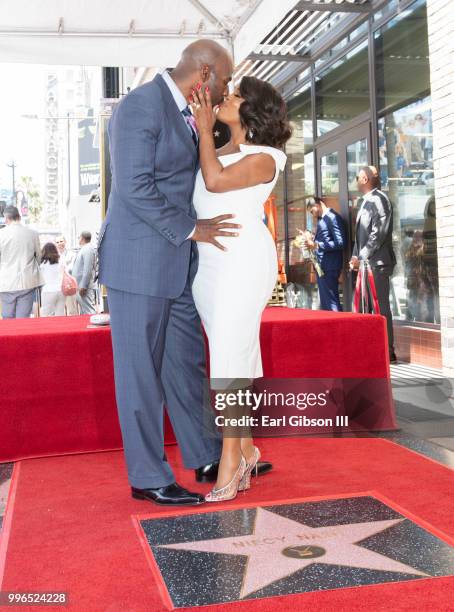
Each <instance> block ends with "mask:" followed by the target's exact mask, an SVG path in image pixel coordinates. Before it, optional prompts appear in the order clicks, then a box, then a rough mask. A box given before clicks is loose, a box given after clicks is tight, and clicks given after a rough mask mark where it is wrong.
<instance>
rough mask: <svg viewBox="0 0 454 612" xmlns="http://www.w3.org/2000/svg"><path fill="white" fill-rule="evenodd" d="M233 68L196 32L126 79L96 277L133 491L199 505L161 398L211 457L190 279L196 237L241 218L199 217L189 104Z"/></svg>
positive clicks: (188, 458) (208, 237) (184, 445)
mask: <svg viewBox="0 0 454 612" xmlns="http://www.w3.org/2000/svg"><path fill="white" fill-rule="evenodd" d="M232 70H233V65H232V60H231V58H230V56H229V54H228V53H227V52H226V51H225V49H223V48H222V47H221V46H220V45H218V44H217V43H215V42H214V41H209V40H204V41H198V42H196V43H193V44H191V45H190V46H189V47H187V48H186V50H185V51H184V52H183V55H182V58H181V60H180V62H179V63H178V65H177V66H176V68H175V69H174V70H173V71H172V76H170V74H169V73H168V72H164V74H163V75H157V76H156V77H155V78H154V79H153V80H152V81H151V82H149V83H146V84H145V85H142V86H140V87H138V88H137V89H134V90H133V91H131V92H130V93H129V94H128V95H127V96H126V97H124V98H123V99H122V101H121V102H120V103H119V105H118V107H117V108H116V109H115V111H114V113H113V116H112V118H111V120H110V123H109V141H110V155H111V164H112V188H111V193H110V197H109V205H108V210H107V215H106V219H105V220H104V222H103V225H102V227H101V230H100V234H99V243H98V244H99V246H98V256H99V280H100V282H101V283H102V284H104V285H106V287H107V292H108V304H109V311H110V316H111V327H112V343H113V353H114V365H115V387H116V396H117V405H118V412H119V419H120V425H121V430H122V436H123V444H124V449H125V457H126V463H127V468H128V477H129V481H130V484H131V485H132V495H133V497H135V498H137V499H147V500H150V501H154V502H156V503H159V504H165V505H195V504H199V503H201V502H202V501H204V498H203V496H202V495H199V494H198V493H191V492H189V491H187V490H186V489H183V488H182V487H180V486H179V485H178V484H177V483H176V482H175V477H174V475H173V472H172V469H171V467H170V465H169V463H168V462H167V459H166V456H165V453H164V445H163V409H164V404H165V405H166V406H167V411H168V414H169V417H170V419H171V422H172V426H173V429H174V432H175V435H176V437H177V439H178V443H179V446H180V449H181V453H182V456H183V461H184V464H185V466H186V467H187V468H193V469H196V470H197V468H201V466H206V465H212V464H216V462H217V461H218V459H219V455H220V446H221V443H220V439H219V437H218V436H214V437H213V436H211V437H210V436H207V435H204V433H203V430H204V418H205V417H204V416H203V378H204V376H206V374H205V350H204V342H203V337H202V333H201V325H200V319H199V317H198V314H197V311H196V309H195V306H194V301H193V298H192V293H191V283H192V280H193V278H194V274H195V272H196V269H197V249H196V241H202V242H210V243H212V244H214V245H217V244H218V243H217V241H216V237H217V236H221V235H226V234H228V232H226V231H225V230H228V229H236V228H238V226H237V225H235V224H233V223H226V222H225V221H226V219H229V218H231V217H232V215H221V216H219V217H217V218H214V219H205V220H198V221H197V220H196V213H195V210H194V207H193V205H192V193H193V189H194V180H195V176H196V172H197V170H198V135H197V132H196V129H195V128H194V125H193V122H192V117H191V116H190V111H189V107H188V100H189V97H190V95H191V91H192V90H193V89H195V88H196V87H197V85H199V86H200V85H203V87H206V86H209V88H210V90H211V94H212V99H213V104H217V103H218V102H220V101H221V99H222V97H223V96H224V95H225V94H226V93H227V86H228V83H229V81H230V79H231V73H232Z"/></svg>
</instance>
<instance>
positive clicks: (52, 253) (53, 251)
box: [41, 242, 60, 264]
mask: <svg viewBox="0 0 454 612" xmlns="http://www.w3.org/2000/svg"><path fill="white" fill-rule="evenodd" d="M59 260H60V254H59V252H58V249H57V247H56V246H55V244H54V243H53V242H46V244H45V245H44V246H43V250H42V253H41V261H42V263H46V262H47V261H48V262H49V263H50V264H56V263H58V262H59Z"/></svg>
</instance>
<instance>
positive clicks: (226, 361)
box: [192, 145, 287, 388]
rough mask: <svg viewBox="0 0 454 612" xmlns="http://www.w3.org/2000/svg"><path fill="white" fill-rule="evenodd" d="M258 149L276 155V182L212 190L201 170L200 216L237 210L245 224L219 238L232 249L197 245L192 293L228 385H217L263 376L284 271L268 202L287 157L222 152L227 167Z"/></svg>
mask: <svg viewBox="0 0 454 612" xmlns="http://www.w3.org/2000/svg"><path fill="white" fill-rule="evenodd" d="M255 153H268V154H269V155H271V156H272V157H273V158H274V160H275V162H276V172H275V175H274V178H273V180H272V181H271V182H269V183H262V184H260V185H256V186H254V187H247V188H244V189H237V190H235V191H229V192H225V193H212V192H209V191H207V189H206V187H205V182H204V180H203V176H202V172H201V170H200V171H199V173H198V175H197V178H196V183H195V190H194V206H195V209H196V211H197V217H198V218H199V219H210V218H212V217H216V216H217V215H222V214H227V213H232V214H234V215H235V218H234V219H232V222H233V223H239V224H240V225H241V226H242V228H241V229H240V230H239V232H240V235H239V237H236V238H223V237H219V238H218V241H219V242H220V243H222V244H223V245H224V246H226V247H227V249H228V250H227V251H221V250H220V249H218V248H217V247H215V246H214V245H212V244H209V243H204V242H199V243H198V244H197V246H198V250H199V266H198V270H197V274H196V276H195V279H194V283H193V286H192V292H193V296H194V301H195V305H196V307H197V310H198V312H199V314H200V318H201V320H202V323H203V326H204V328H205V332H206V334H207V337H208V341H209V347H210V378H211V379H212V386H214V387H216V386H217V387H221V388H223V384H224V383H223V382H219V384H216V382H217V381H215V384H213V379H218V380H219V381H221V380H225V379H229V380H228V382H230V381H231V380H232V379H253V378H259V377H261V376H263V371H262V359H261V355H260V343H259V333H260V321H261V316H262V312H263V309H264V308H265V306H266V304H267V302H268V300H269V298H270V297H271V294H272V292H273V289H274V286H275V284H276V280H277V272H278V266H277V254H276V246H275V243H274V241H273V238H272V237H271V234H270V232H269V230H268V228H267V227H266V225H265V224H264V222H263V217H264V208H263V206H264V204H265V202H266V200H267V199H268V197H269V195H270V194H271V192H272V190H273V189H274V186H275V184H276V181H277V179H278V176H279V170H283V169H284V167H285V162H286V159H287V158H286V155H285V154H284V153H283V152H282V151H280V150H279V149H275V148H273V147H266V146H255V145H240V151H239V152H238V153H231V154H228V155H222V156H220V157H219V161H220V162H221V164H222V165H223V166H224V167H225V166H228V165H230V164H233V163H235V162H237V161H239V160H240V159H242V158H243V157H244V156H245V155H250V154H255Z"/></svg>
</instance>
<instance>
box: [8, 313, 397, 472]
mask: <svg viewBox="0 0 454 612" xmlns="http://www.w3.org/2000/svg"><path fill="white" fill-rule="evenodd" d="M87 324H88V317H86V316H85V317H83V316H82V317H56V318H43V319H20V320H16V321H13V320H7V321H0V364H1V366H2V377H3V384H2V391H1V395H0V462H5V461H11V460H17V459H21V458H26V457H39V456H48V455H58V454H65V453H80V452H90V451H99V450H113V449H119V448H121V446H122V442H121V435H120V429H119V424H118V418H117V412H116V405H115V392H114V384H113V364H112V346H111V337H110V330H109V329H108V328H97V329H93V328H87ZM261 346H262V356H263V364H264V372H265V376H266V377H268V378H345V379H348V378H355V379H360V378H363V379H370V380H372V379H375V380H381V382H382V383H383V382H385V389H384V392H383V393H381V394H380V395H382V397H383V402H382V406H381V409H380V415H379V418H378V419H376V425H375V429H377V430H383V429H385V430H386V429H388V430H389V429H393V428H395V421H394V412H393V404H392V398H391V393H390V385H389V381H388V377H389V363H388V355H387V350H386V328H385V319H384V318H383V317H381V316H374V315H361V314H351V313H331V312H323V311H311V310H292V309H287V308H269V309H267V310H266V311H265V312H264V315H263V319H262V327H261ZM382 390H383V387H382ZM166 441H167V442H173V441H174V437H173V434H172V432H171V429H170V428H169V427H167V428H166Z"/></svg>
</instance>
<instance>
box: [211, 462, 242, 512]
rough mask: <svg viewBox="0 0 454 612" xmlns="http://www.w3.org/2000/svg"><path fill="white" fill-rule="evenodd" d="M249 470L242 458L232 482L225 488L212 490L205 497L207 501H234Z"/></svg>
mask: <svg viewBox="0 0 454 612" xmlns="http://www.w3.org/2000/svg"><path fill="white" fill-rule="evenodd" d="M246 468H247V463H246V459H245V458H244V457H241V461H240V465H239V466H238V469H237V471H236V472H235V474H234V476H233V478H232V480H231V481H230V482H229V483H228V484H226V485H225V487H221V488H220V489H216V488H214V489H212V490H211V491H210V492H209V493H208V495H206V496H205V501H207V502H221V501H229V500H230V499H234V498H235V497H236V495H237V493H238V486H239V484H240V482H241V479H242V478H243V476H244V473H245V471H246Z"/></svg>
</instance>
